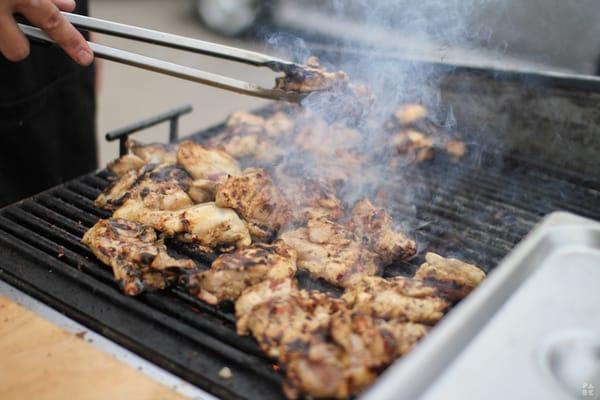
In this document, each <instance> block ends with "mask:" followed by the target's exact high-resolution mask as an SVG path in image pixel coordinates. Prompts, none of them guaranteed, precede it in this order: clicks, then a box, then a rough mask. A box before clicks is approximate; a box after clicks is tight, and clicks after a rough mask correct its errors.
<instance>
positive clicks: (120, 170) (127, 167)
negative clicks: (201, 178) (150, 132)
mask: <svg viewBox="0 0 600 400" xmlns="http://www.w3.org/2000/svg"><path fill="white" fill-rule="evenodd" d="M126 147H127V149H128V150H129V153H127V154H125V155H124V156H122V157H120V158H118V159H116V160H114V161H112V162H110V163H109V164H108V167H107V168H108V170H109V171H111V172H112V173H114V174H116V175H122V174H124V173H126V172H127V171H131V170H136V169H140V168H142V167H143V166H144V165H146V164H151V163H152V164H175V162H176V161H177V160H176V154H175V151H176V149H177V147H176V145H164V144H159V143H150V144H141V143H138V142H136V141H135V140H133V139H131V138H128V139H127V142H126Z"/></svg>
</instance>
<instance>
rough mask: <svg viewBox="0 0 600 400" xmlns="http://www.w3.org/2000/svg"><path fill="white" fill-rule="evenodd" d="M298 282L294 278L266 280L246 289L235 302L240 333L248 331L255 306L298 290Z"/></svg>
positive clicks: (237, 328) (237, 326)
mask: <svg viewBox="0 0 600 400" xmlns="http://www.w3.org/2000/svg"><path fill="white" fill-rule="evenodd" d="M297 290H298V284H297V282H296V281H295V280H294V279H291V278H285V279H273V280H266V281H263V282H261V283H258V284H256V285H253V286H250V287H249V288H247V289H245V290H244V291H243V292H242V294H241V295H240V296H239V297H238V299H237V301H236V302H235V317H236V320H237V321H236V330H237V333H238V335H245V334H247V333H248V322H249V319H250V318H253V317H252V315H253V314H252V310H253V309H254V307H256V306H258V305H259V304H262V303H264V302H267V301H269V300H270V299H272V298H276V297H281V296H283V297H285V296H287V295H288V294H289V293H292V292H296V291H297Z"/></svg>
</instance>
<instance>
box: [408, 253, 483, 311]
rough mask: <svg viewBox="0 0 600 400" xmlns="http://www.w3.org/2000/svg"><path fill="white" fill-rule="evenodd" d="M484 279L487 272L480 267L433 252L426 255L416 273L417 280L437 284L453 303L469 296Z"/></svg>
mask: <svg viewBox="0 0 600 400" xmlns="http://www.w3.org/2000/svg"><path fill="white" fill-rule="evenodd" d="M483 278H485V272H484V271H483V270H482V269H480V268H479V267H477V266H475V265H472V264H467V263H466V262H464V261H460V260H457V259H455V258H444V257H442V256H440V255H438V254H435V253H431V252H430V253H427V254H425V262H424V263H423V264H421V266H420V267H419V269H418V270H417V272H416V273H415V279H420V280H422V281H424V282H427V283H429V284H435V285H436V286H437V287H438V288H439V290H442V291H445V296H446V297H447V298H449V299H450V300H452V301H458V300H460V299H462V298H463V297H465V296H466V295H468V294H469V293H470V292H471V291H472V290H473V289H475V288H476V287H477V286H478V285H479V283H480V282H481V281H482V280H483Z"/></svg>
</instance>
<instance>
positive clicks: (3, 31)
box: [0, 13, 29, 62]
mask: <svg viewBox="0 0 600 400" xmlns="http://www.w3.org/2000/svg"><path fill="white" fill-rule="evenodd" d="M0 52H1V53H2V54H3V55H4V57H6V58H7V59H8V60H10V61H15V62H16V61H21V60H23V59H25V58H26V57H27V56H28V55H29V40H27V38H26V37H25V35H24V34H23V32H21V30H20V29H19V27H18V26H17V23H16V22H15V20H14V18H13V17H12V15H11V14H10V13H6V14H0Z"/></svg>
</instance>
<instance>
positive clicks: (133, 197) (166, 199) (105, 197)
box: [96, 164, 194, 210]
mask: <svg viewBox="0 0 600 400" xmlns="http://www.w3.org/2000/svg"><path fill="white" fill-rule="evenodd" d="M191 183H192V181H191V178H190V176H189V175H188V174H187V173H186V172H185V171H184V170H183V169H181V168H179V167H178V166H176V165H174V164H147V165H146V166H144V167H143V168H142V169H141V170H138V171H133V170H132V171H128V172H127V173H125V174H123V175H121V176H120V177H119V178H117V180H116V181H115V182H113V184H112V185H110V186H109V187H108V188H107V189H106V190H105V191H104V192H102V193H101V194H100V195H99V196H98V198H97V199H96V205H97V206H99V207H102V208H106V209H109V210H115V209H116V208H118V207H120V206H122V205H123V204H124V203H125V202H126V201H130V202H131V201H136V202H140V203H142V204H143V206H144V207H147V208H150V209H154V210H178V209H181V208H185V207H189V206H191V205H192V204H194V202H193V201H192V198H191V197H190V195H189V189H190V185H191Z"/></svg>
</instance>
